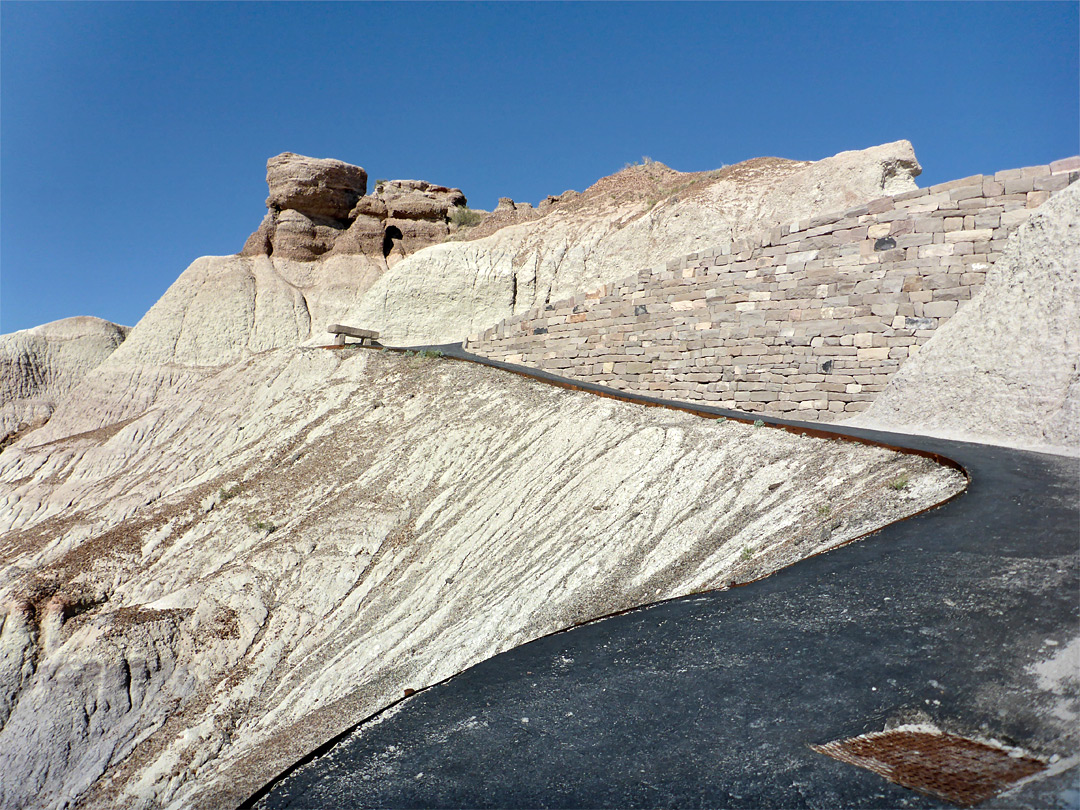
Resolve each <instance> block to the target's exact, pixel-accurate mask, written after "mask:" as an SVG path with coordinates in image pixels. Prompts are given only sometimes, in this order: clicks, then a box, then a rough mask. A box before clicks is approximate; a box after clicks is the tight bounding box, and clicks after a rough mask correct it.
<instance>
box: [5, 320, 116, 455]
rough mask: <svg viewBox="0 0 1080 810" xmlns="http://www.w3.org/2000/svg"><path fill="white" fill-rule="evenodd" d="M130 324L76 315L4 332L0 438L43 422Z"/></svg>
mask: <svg viewBox="0 0 1080 810" xmlns="http://www.w3.org/2000/svg"><path fill="white" fill-rule="evenodd" d="M129 331H130V329H129V327H126V326H118V325H116V324H115V323H110V322H109V321H103V320H102V319H101V318H91V317H78V318H65V319H64V320H61V321H53V322H52V323H47V324H43V325H41V326H35V327H34V328H33V329H23V330H21V331H19V332H12V333H10V334H7V335H0V442H3V441H4V440H5V439H7V438H8V437H9V436H10V435H11V434H13V433H17V432H19V431H23V430H28V429H31V428H35V427H39V426H40V425H42V424H43V423H45V422H46V421H48V419H49V417H50V416H52V413H53V411H54V410H56V406H57V403H58V402H60V401H62V400H63V399H64V398H65V397H66V396H67V395H68V394H69V393H70V392H71V391H72V389H74V388H75V387H76V386H77V385H78V384H79V383H80V382H82V380H83V378H85V377H86V375H87V373H88V372H90V371H91V370H92V369H94V368H96V367H97V366H98V365H100V364H101V362H102V361H103V360H104V359H105V358H106V357H108V356H109V355H110V354H112V353H113V352H114V351H115V350H116V347H117V346H119V345H120V344H121V343H123V342H124V338H125V337H126V336H127V333H128V332H129Z"/></svg>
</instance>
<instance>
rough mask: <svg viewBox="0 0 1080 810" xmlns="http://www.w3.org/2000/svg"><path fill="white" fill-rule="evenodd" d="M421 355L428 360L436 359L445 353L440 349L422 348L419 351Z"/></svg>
mask: <svg viewBox="0 0 1080 810" xmlns="http://www.w3.org/2000/svg"><path fill="white" fill-rule="evenodd" d="M419 356H420V357H423V358H424V359H426V360H435V359H437V358H439V357H442V356H443V353H442V352H441V351H439V350H438V349H421V350H420V351H419Z"/></svg>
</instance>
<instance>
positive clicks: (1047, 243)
mask: <svg viewBox="0 0 1080 810" xmlns="http://www.w3.org/2000/svg"><path fill="white" fill-rule="evenodd" d="M852 421H853V423H855V424H861V425H866V426H872V427H880V428H885V429H890V430H901V431H905V432H911V433H921V434H928V435H934V436H945V437H948V438H958V439H964V440H968V441H977V442H988V443H992V444H1004V445H1011V446H1018V447H1028V448H1033V449H1040V450H1050V451H1054V452H1063V453H1067V454H1069V455H1080V183H1073V184H1072V185H1071V186H1069V187H1068V188H1066V189H1065V190H1064V191H1060V192H1058V193H1057V194H1055V195H1054V196H1053V197H1051V198H1050V200H1049V201H1047V202H1046V203H1044V204H1043V205H1042V206H1041V207H1039V208H1038V209H1037V210H1036V211H1035V212H1034V213H1033V214H1032V215H1031V217H1030V219H1029V220H1028V221H1027V222H1026V223H1024V224H1023V225H1021V226H1020V227H1019V228H1018V229H1017V230H1016V232H1015V233H1013V234H1012V236H1010V237H1009V240H1008V243H1007V245H1006V247H1005V251H1004V253H1003V255H1002V258H1001V259H1000V260H999V261H998V262H997V263H996V264H995V265H994V267H993V269H992V270H991V272H990V273H989V274H988V276H987V278H986V286H985V287H983V289H982V291H981V292H979V293H978V294H977V295H976V296H975V297H974V298H973V299H972V300H971V302H970V303H968V305H967V306H965V307H964V308H963V309H961V310H960V311H959V312H958V313H957V314H956V316H954V317H953V318H952V319H950V320H949V321H948V322H947V323H946V324H945V325H944V326H942V327H941V328H939V329H938V330H937V332H936V333H935V334H934V337H932V338H931V339H930V340H929V341H928V342H927V343H926V345H925V346H923V347H922V349H921V350H920V351H919V353H918V354H917V355H915V356H914V357H913V358H911V359H909V360H908V361H907V362H906V363H905V364H904V365H903V366H902V367H901V368H900V371H899V372H897V374H896V376H895V377H894V378H893V379H892V381H891V382H890V383H889V385H888V387H886V389H885V390H884V391H883V392H882V393H881V395H880V396H878V398H877V399H876V400H874V402H873V404H872V405H871V406H870V408H869V409H868V410H867V411H865V412H864V413H863V414H861V415H860V416H859V417H858V418H857V419H855V420H852Z"/></svg>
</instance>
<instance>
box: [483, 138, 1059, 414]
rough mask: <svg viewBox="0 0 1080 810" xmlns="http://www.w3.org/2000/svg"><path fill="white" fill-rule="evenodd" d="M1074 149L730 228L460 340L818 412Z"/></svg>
mask: <svg viewBox="0 0 1080 810" xmlns="http://www.w3.org/2000/svg"><path fill="white" fill-rule="evenodd" d="M1078 177H1080V158H1068V159H1066V160H1060V161H1057V162H1055V163H1052V164H1050V165H1049V166H1032V167H1027V168H1023V169H1011V170H1008V171H1002V172H998V173H997V174H995V175H976V176H973V177H965V178H963V179H961V180H953V181H951V182H949V183H943V184H941V185H937V186H933V187H931V188H927V189H919V190H917V191H911V192H908V193H906V194H901V195H898V196H896V197H883V198H881V199H878V200H874V201H872V202H870V203H869V204H867V205H864V206H861V207H859V208H855V209H853V210H850V211H847V212H845V213H843V214H840V215H833V216H823V217H817V218H815V219H812V220H809V221H803V222H798V223H792V224H791V225H790V226H784V227H780V228H775V229H773V230H772V231H771V232H770V233H769V235H768V236H767V237H766V238H764V239H763V240H755V241H752V242H751V241H745V240H737V241H736V242H735V243H734V244H731V245H727V246H724V247H722V248H720V249H717V250H711V251H705V252H701V253H694V254H691V255H690V256H688V257H686V258H684V259H681V260H677V261H673V262H669V263H668V264H667V266H666V267H663V268H658V269H652V270H644V271H642V272H641V273H640V274H638V275H637V276H634V277H631V278H628V279H625V280H623V281H621V282H615V283H613V284H608V285H605V286H604V287H602V288H600V289H599V290H596V291H593V292H590V293H587V294H580V295H578V296H575V297H574V298H571V299H568V300H565V301H560V302H557V303H551V304H548V305H546V306H543V307H538V308H536V309H533V310H531V311H529V312H526V313H522V314H520V315H517V316H515V317H513V318H511V319H509V320H507V321H504V322H502V323H500V324H499V325H497V326H495V327H493V328H492V329H489V330H487V331H486V332H483V333H481V334H479V335H475V336H473V337H470V338H469V340H468V342H467V344H466V345H467V347H468V349H469V350H470V351H473V352H475V353H477V354H481V355H485V356H487V357H491V358H493V359H497V360H504V361H506V362H510V363H519V364H522V365H528V366H534V367H537V368H541V369H546V370H549V371H553V372H555V373H558V374H562V375H564V376H567V377H574V378H577V379H580V380H584V381H588V382H595V383H601V384H604V385H609V386H612V387H614V388H619V389H623V390H626V391H635V392H640V393H652V394H665V395H670V396H672V397H675V398H678V399H686V400H702V401H705V402H709V403H712V404H716V405H720V406H724V407H729V408H737V409H739V410H743V411H750V412H755V413H757V412H760V413H765V414H775V415H781V414H787V415H789V416H793V417H795V418H800V419H810V420H824V421H829V420H833V419H840V418H843V417H844V416H845V415H851V414H852V413H853V412H856V411H861V410H863V409H864V408H866V407H867V405H868V404H869V402H870V401H871V400H873V399H874V397H875V396H877V394H878V392H880V391H881V390H882V389H883V388H884V387H885V385H886V383H887V382H888V380H889V378H890V376H891V375H892V374H894V373H895V372H896V370H897V369H898V368H899V367H900V364H901V363H903V362H904V360H905V359H907V358H908V357H910V356H911V355H913V354H914V353H915V352H916V351H918V348H919V346H921V345H922V344H923V343H925V342H926V341H927V340H928V339H929V338H930V336H931V335H933V334H934V330H935V329H936V328H937V327H938V326H940V325H941V324H942V323H943V322H944V321H945V320H947V319H948V318H950V317H951V316H952V315H953V314H954V313H955V312H956V311H957V309H958V307H961V306H963V304H964V302H965V301H967V300H968V299H969V298H971V296H972V294H973V293H974V292H975V291H977V290H978V289H979V288H980V287H981V286H982V284H983V282H984V280H985V278H986V273H987V271H988V270H989V269H990V267H991V266H992V264H993V263H994V262H995V261H996V260H997V259H998V258H999V257H1000V255H1001V250H1002V248H1003V247H1004V244H1005V240H1006V238H1007V237H1008V235H1009V233H1011V232H1012V231H1013V230H1014V229H1015V228H1016V227H1017V226H1018V225H1019V224H1020V223H1021V222H1023V221H1024V220H1025V219H1026V218H1027V216H1028V215H1029V214H1030V212H1031V210H1032V209H1033V208H1036V207H1037V206H1039V205H1041V204H1042V203H1043V202H1044V201H1045V200H1046V199H1047V198H1048V197H1049V196H1050V195H1051V194H1052V193H1053V192H1055V191H1058V190H1060V189H1062V188H1065V187H1066V186H1067V185H1068V184H1069V183H1072V182H1074V181H1075V180H1076V179H1077V178H1078Z"/></svg>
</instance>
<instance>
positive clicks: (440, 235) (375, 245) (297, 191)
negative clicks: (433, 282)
mask: <svg viewBox="0 0 1080 810" xmlns="http://www.w3.org/2000/svg"><path fill="white" fill-rule="evenodd" d="M266 183H267V185H268V186H269V187H270V196H269V197H268V198H267V200H266V207H267V208H268V209H269V210H268V212H267V214H266V217H265V218H264V219H263V221H262V224H261V225H260V226H259V228H258V230H257V231H255V233H253V234H252V235H251V236H249V237H248V240H247V242H246V243H245V244H244V249H243V251H241V255H243V256H275V257H278V258H285V259H293V260H296V261H314V260H315V259H318V258H319V257H320V256H323V255H325V254H328V253H333V254H337V255H356V254H359V255H364V256H367V257H369V258H371V259H375V260H382V261H386V262H388V263H390V264H394V263H395V262H396V261H400V259H402V258H404V257H405V256H406V255H408V254H409V253H415V252H416V251H417V250H420V249H421V248H423V247H427V246H428V245H433V244H437V243H439V242H442V241H443V240H445V239H446V237H447V235H448V234H449V221H450V211H451V210H452V209H453V208H455V207H458V206H464V205H465V203H466V200H465V195H463V194H462V193H461V190H460V189H456V188H446V187H445V186H436V185H433V184H431V183H426V182H424V181H422V180H394V181H391V182H385V181H384V182H381V183H380V184H379V185H378V186H377V188H376V189H375V192H374V193H373V194H371V195H368V194H367V172H365V171H364V170H363V169H361V168H360V167H359V166H352V165H350V164H348V163H342V162H341V161H340V160H320V159H316V158H309V157H304V156H303V155H296V154H293V153H292V152H285V153H283V154H280V155H277V156H276V157H272V158H270V160H268V161H267V163H266Z"/></svg>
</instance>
